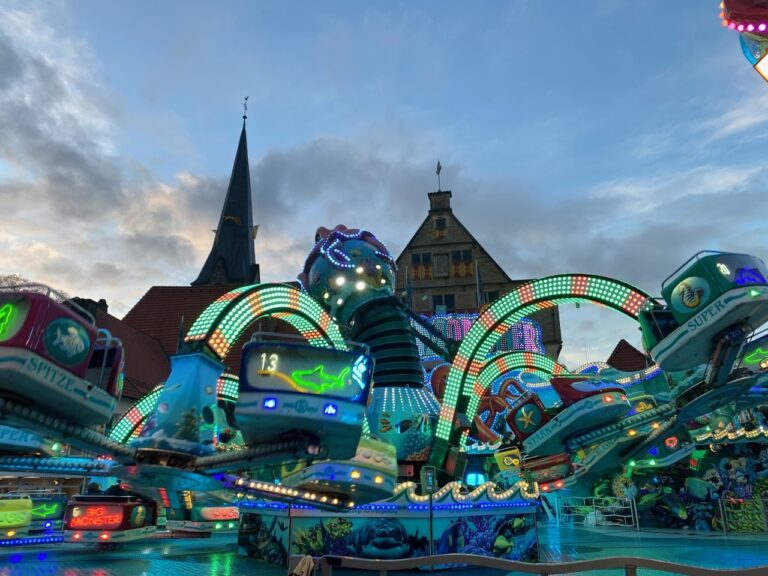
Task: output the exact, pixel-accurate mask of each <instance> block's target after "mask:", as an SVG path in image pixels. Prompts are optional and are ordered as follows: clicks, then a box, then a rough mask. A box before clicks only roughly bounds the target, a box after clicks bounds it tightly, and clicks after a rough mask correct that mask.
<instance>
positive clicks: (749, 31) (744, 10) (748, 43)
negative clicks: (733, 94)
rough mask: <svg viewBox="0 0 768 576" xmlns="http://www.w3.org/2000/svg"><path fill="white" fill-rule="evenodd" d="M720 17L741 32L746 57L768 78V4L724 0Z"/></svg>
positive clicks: (760, 1)
mask: <svg viewBox="0 0 768 576" xmlns="http://www.w3.org/2000/svg"><path fill="white" fill-rule="evenodd" d="M720 19H721V22H722V24H723V26H726V27H727V28H729V29H731V30H734V31H736V32H738V33H739V40H740V41H741V50H742V52H743V53H744V57H745V58H746V59H747V61H748V62H749V63H750V64H751V65H752V66H753V67H754V68H755V71H756V72H757V73H758V74H760V76H762V77H763V78H764V79H765V80H768V58H766V57H765V56H766V54H768V4H766V3H765V2H764V1H763V0H723V2H721V3H720Z"/></svg>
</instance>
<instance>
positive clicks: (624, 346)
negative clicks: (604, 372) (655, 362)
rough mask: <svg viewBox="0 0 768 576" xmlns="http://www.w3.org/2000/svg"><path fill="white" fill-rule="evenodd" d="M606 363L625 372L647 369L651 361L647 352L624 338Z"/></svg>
mask: <svg viewBox="0 0 768 576" xmlns="http://www.w3.org/2000/svg"><path fill="white" fill-rule="evenodd" d="M606 364H608V365H609V366H611V367H613V368H616V369H617V370H622V371H623V372H638V371H640V370H645V369H646V368H647V367H648V366H650V365H651V362H649V360H648V358H646V356H645V354H643V353H642V352H641V351H640V350H638V349H637V348H635V347H634V346H632V344H630V343H629V342H627V341H626V340H624V339H623V338H622V339H621V340H619V343H618V344H616V348H614V349H613V352H611V355H610V357H609V358H608V360H606Z"/></svg>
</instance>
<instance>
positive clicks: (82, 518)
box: [0, 226, 768, 544]
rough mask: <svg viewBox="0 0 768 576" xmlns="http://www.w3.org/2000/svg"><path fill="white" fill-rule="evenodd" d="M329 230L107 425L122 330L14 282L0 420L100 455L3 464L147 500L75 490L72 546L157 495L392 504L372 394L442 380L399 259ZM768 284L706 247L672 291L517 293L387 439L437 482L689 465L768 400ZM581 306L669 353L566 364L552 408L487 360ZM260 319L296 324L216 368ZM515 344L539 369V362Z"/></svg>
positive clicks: (0, 330)
mask: <svg viewBox="0 0 768 576" xmlns="http://www.w3.org/2000/svg"><path fill="white" fill-rule="evenodd" d="M316 240H317V242H316V246H315V248H314V249H313V251H312V253H311V254H310V256H309V258H308V259H307V264H306V265H305V268H304V271H303V273H302V274H301V275H300V280H301V284H302V288H301V289H299V288H295V287H291V286H288V285H275V284H262V285H254V286H244V287H242V288H239V289H237V290H234V291H232V292H230V293H228V294H225V295H224V296H222V297H220V298H219V299H217V300H216V301H215V302H213V303H212V304H211V305H210V306H209V307H208V308H207V309H206V310H205V311H204V312H203V313H202V314H201V316H200V317H199V318H198V319H197V321H196V322H195V323H194V324H193V325H192V328H191V329H190V331H189V333H188V334H187V337H186V347H187V349H186V350H184V351H183V353H181V354H179V355H177V356H175V357H173V358H172V363H171V364H172V368H171V373H170V375H169V376H168V379H167V381H166V382H165V384H164V385H163V386H162V387H159V388H158V389H157V390H156V391H154V392H153V393H152V394H151V395H150V397H147V398H145V399H144V400H142V401H140V402H139V404H138V405H137V407H135V408H134V409H132V410H131V411H129V412H128V413H127V414H126V415H125V416H124V417H123V418H122V419H121V420H120V421H118V422H117V423H116V424H115V425H114V426H113V427H112V429H111V431H110V433H109V434H104V433H103V432H102V428H101V426H103V425H104V424H105V423H106V422H107V421H108V420H109V419H110V417H111V416H112V413H113V411H114V410H115V406H116V404H117V401H118V400H119V398H120V392H121V368H122V363H123V355H122V345H121V343H120V341H119V340H116V339H115V338H112V337H111V336H110V335H109V334H108V333H106V332H105V331H103V330H101V331H100V330H97V329H96V327H95V326H94V322H93V318H92V317H91V316H90V315H89V314H88V313H87V312H85V311H84V310H82V309H80V308H79V307H78V306H77V305H76V304H74V303H73V302H72V301H70V300H67V299H66V298H64V297H63V296H61V295H60V294H57V293H56V292H54V291H52V290H49V289H43V288H41V287H38V286H28V287H20V288H16V289H13V290H7V291H4V292H3V293H2V294H0V395H2V397H1V398H0V415H1V416H2V421H3V422H4V423H5V424H8V425H9V426H12V427H15V428H17V429H19V430H22V431H25V432H27V433H29V434H31V435H36V436H37V437H42V438H53V439H56V440H58V441H59V442H63V443H67V444H70V445H73V446H77V447H79V448H82V449H85V450H89V451H91V452H96V453H99V454H103V455H105V456H107V458H101V459H97V460H89V459H79V460H77V459H74V460H73V459H62V458H57V457H55V456H52V455H43V456H31V455H28V454H25V453H24V452H29V449H25V448H24V446H22V445H19V447H18V449H17V450H18V451H19V452H21V454H16V455H11V454H9V455H6V456H3V457H2V458H0V467H2V468H4V469H11V470H21V471H24V470H30V471H37V472H59V471H64V470H66V471H68V472H71V473H75V474H82V475H84V476H86V475H87V476H99V475H102V476H111V477H117V478H119V479H120V480H121V482H122V485H123V487H124V488H126V489H129V490H130V491H131V492H132V493H133V494H134V496H131V497H127V496H122V497H118V496H115V497H112V499H113V500H114V501H112V500H110V499H109V498H106V497H101V499H99V497H86V498H84V499H79V500H77V501H75V502H72V503H70V505H69V507H68V509H67V512H66V516H65V518H64V523H65V526H66V527H67V529H68V534H69V536H68V538H69V539H75V540H82V541H85V540H88V539H91V540H93V541H95V542H97V543H101V544H105V542H103V541H106V540H109V542H113V541H114V542H117V541H118V538H117V537H116V536H115V535H113V531H115V534H117V533H120V534H124V533H131V534H136V535H137V537H140V536H141V535H143V534H144V532H146V531H147V530H148V529H149V527H150V526H151V525H152V522H151V519H152V518H155V517H156V516H157V509H156V508H157V506H156V505H155V504H153V503H155V502H162V503H165V505H166V507H168V508H171V509H182V510H183V509H185V508H186V509H189V510H192V509H193V508H194V507H195V505H194V504H193V503H192V499H193V498H194V497H197V498H201V499H202V500H205V499H208V500H212V501H218V502H219V504H218V505H219V506H225V507H226V506H230V509H232V506H237V505H238V503H239V502H243V501H244V500H247V499H248V498H249V497H258V498H265V499H270V500H272V499H274V500H282V501H290V502H296V503H305V504H309V505H311V506H314V507H319V508H329V509H348V508H352V507H354V506H355V505H356V503H365V502H372V501H376V500H381V499H385V498H387V497H389V496H391V495H392V494H393V492H394V491H395V486H396V481H397V463H398V458H401V459H402V455H401V454H400V453H399V452H400V450H399V447H398V445H397V444H396V443H390V442H387V438H388V434H389V435H390V436H391V435H392V430H391V429H390V428H391V427H385V426H384V425H383V421H384V420H383V416H382V413H377V412H376V411H375V410H374V411H372V410H367V407H368V406H369V404H370V405H371V406H374V403H372V402H370V399H371V397H372V395H374V393H376V392H377V390H380V389H383V392H384V393H385V394H396V393H397V394H400V396H399V397H401V398H407V397H408V396H407V393H412V397H413V398H417V397H419V395H423V394H432V391H429V390H428V389H426V388H424V384H423V371H422V368H421V364H420V360H419V356H418V354H417V353H415V350H416V336H415V332H414V331H413V330H412V329H410V324H409V315H410V314H409V311H408V310H407V309H405V308H404V307H403V305H402V304H400V303H399V302H398V301H397V300H396V298H395V297H394V291H393V285H392V284H393V279H394V262H393V260H392V257H391V255H390V254H389V252H388V251H387V249H386V247H384V246H383V245H382V244H381V243H380V242H379V241H378V240H377V239H376V238H375V237H374V236H373V235H372V234H370V233H369V232H366V231H364V230H354V229H347V228H345V227H343V226H338V227H336V228H335V229H333V230H328V229H320V230H319V231H318V234H317V237H316ZM766 276H768V269H766V267H765V264H764V263H763V262H762V261H761V260H759V259H757V258H755V257H752V256H747V255H740V254H727V253H719V252H702V253H699V254H697V255H695V256H694V257H693V258H692V259H691V260H689V261H688V262H687V263H686V264H684V265H683V266H682V267H681V268H680V269H679V270H678V271H676V272H675V273H674V274H673V275H671V276H670V277H669V278H668V279H667V280H666V281H665V282H664V284H663V287H662V296H663V303H662V301H660V300H656V299H654V298H651V297H650V296H649V295H647V294H645V293H643V292H640V291H638V290H637V289H635V288H632V287H631V286H629V285H627V284H624V283H622V282H618V281H615V280H611V279H609V278H604V277H597V276H586V275H578V276H554V277H549V278H544V279H540V280H535V281H533V282H531V283H529V284H526V285H523V286H521V287H519V288H518V289H516V290H515V291H513V292H511V293H509V294H507V295H505V296H503V297H502V298H501V299H499V300H498V301H497V302H494V303H492V304H491V305H490V306H489V307H488V308H487V309H486V310H485V311H484V312H483V313H482V314H481V315H480V316H479V318H478V319H477V320H476V321H475V322H474V324H473V325H472V327H471V329H470V330H469V332H468V334H467V336H466V337H465V338H464V340H463V341H462V342H461V343H460V344H459V345H458V346H456V345H454V346H450V347H449V346H444V348H445V350H443V354H444V357H445V358H446V360H448V361H449V362H450V365H449V369H448V370H447V375H446V372H445V370H443V372H442V373H443V376H444V377H445V378H444V381H443V382H441V383H437V382H434V385H433V387H432V388H433V390H434V392H435V394H436V396H435V398H436V401H438V402H439V403H440V406H441V408H440V409H439V414H437V415H436V416H431V417H424V414H421V416H422V418H421V420H418V418H417V416H418V414H413V413H408V411H407V409H406V408H403V409H402V410H401V414H400V415H395V416H396V419H397V418H403V421H407V422H409V423H411V424H408V425H407V426H406V425H403V424H401V425H400V429H399V430H397V431H396V432H400V433H403V434H405V433H407V431H410V432H415V433H418V434H422V435H424V434H426V435H428V436H429V437H430V438H431V447H430V448H431V449H429V450H427V451H426V452H425V453H424V454H423V455H422V456H423V458H422V463H423V464H427V462H429V463H430V464H431V465H433V466H435V467H436V469H437V470H438V471H439V472H440V479H441V481H442V482H443V483H445V482H447V481H452V480H461V479H462V476H463V471H464V470H463V464H464V462H465V456H463V454H464V451H465V449H466V448H467V447H468V446H470V447H471V446H474V447H475V448H476V447H477V446H485V447H486V448H485V449H486V450H487V451H489V452H492V453H495V454H496V458H497V460H498V461H499V462H500V464H503V465H500V472H499V474H498V475H497V478H496V479H497V481H499V482H500V483H501V484H502V485H506V486H510V485H513V486H514V485H516V483H519V485H520V486H523V485H526V484H528V483H531V482H536V483H539V485H540V488H541V489H542V490H544V491H549V490H554V489H557V488H559V487H562V486H563V485H564V484H567V483H569V482H572V481H573V480H574V479H576V478H578V477H580V476H581V475H583V474H585V473H587V472H589V471H593V472H594V471H599V470H601V469H606V468H608V467H620V466H625V467H636V468H638V467H648V466H656V465H661V464H668V463H671V462H674V461H676V460H679V459H680V458H683V457H685V456H686V455H688V454H690V452H691V451H692V450H693V449H694V447H695V440H694V437H695V434H696V432H697V428H700V422H702V421H704V420H706V421H711V420H712V419H713V418H714V417H715V416H716V415H717V414H718V412H721V411H723V410H725V409H730V410H731V411H730V412H729V413H730V414H733V413H734V412H735V411H738V410H744V409H747V408H749V407H752V406H754V405H756V404H758V403H760V402H762V401H763V400H765V399H766V395H765V394H766V392H768V390H766V388H765V385H766V383H767V382H768V370H766V368H768V364H766V360H765V359H764V358H762V357H761V359H760V361H759V362H753V361H752V360H753V359H754V358H757V355H759V354H760V353H763V355H764V356H768V354H766V353H764V352H763V348H768V346H766V345H765V344H764V343H763V341H762V340H761V339H758V340H754V339H751V335H752V334H753V332H754V329H756V328H757V327H759V326H760V325H762V324H763V323H765V322H766V321H768V281H766ZM580 301H584V302H595V303H600V304H604V305H607V306H610V307H612V308H614V309H616V310H618V311H620V312H622V313H624V314H626V315H628V316H630V317H632V318H635V319H636V320H637V321H638V323H639V325H640V328H641V329H642V332H643V343H644V346H645V347H646V349H647V351H648V353H649V356H650V358H652V359H653V361H654V362H655V363H656V364H655V365H653V366H649V368H648V369H646V370H645V371H643V372H641V373H637V374H631V375H626V376H624V377H621V378H615V377H613V378H609V377H607V376H604V375H601V374H594V373H592V374H578V373H577V374H569V373H564V372H563V370H564V368H563V369H561V370H559V371H558V373H559V375H558V376H554V377H552V378H551V379H549V384H548V386H549V387H551V390H552V391H553V392H554V393H555V394H556V395H557V396H558V397H559V398H560V400H561V401H560V403H558V404H556V405H554V406H551V407H546V406H545V405H544V403H543V402H542V400H541V398H540V397H539V395H538V394H537V393H536V392H535V388H532V387H529V386H527V385H526V384H525V381H523V380H521V379H519V378H518V379H510V378H508V377H507V373H508V372H509V371H510V369H514V368H517V369H518V370H519V369H520V368H522V367H523V365H522V364H520V363H519V362H518V363H516V362H515V361H511V360H510V354H509V353H506V354H502V355H499V354H497V355H489V353H488V352H489V351H490V350H491V348H492V346H493V344H494V342H495V340H497V339H498V338H499V336H500V335H501V334H503V333H504V331H505V330H506V328H507V327H508V326H509V325H510V324H511V323H514V322H516V321H517V320H518V319H519V318H522V317H524V316H525V315H526V314H529V313H530V312H531V311H533V310H535V309H539V308H542V307H546V306H552V305H556V304H558V303H564V302H580ZM266 315H271V316H273V317H277V318H280V319H282V320H284V321H286V322H288V323H289V324H291V325H292V326H293V327H294V328H295V329H296V331H298V333H299V334H301V337H298V336H297V337H293V338H292V337H289V336H286V335H284V334H283V335H270V334H262V333H256V334H254V336H253V338H252V339H251V341H250V343H248V344H247V345H246V346H245V348H244V350H243V355H242V363H241V366H240V372H239V377H238V376H236V375H232V374H225V367H224V365H223V364H222V362H221V360H222V358H223V357H224V356H225V355H226V353H227V351H228V350H229V348H230V346H231V343H233V342H235V341H236V340H237V339H238V337H239V336H240V335H241V334H242V333H243V332H244V331H245V330H246V329H247V327H248V325H250V324H251V323H252V322H253V321H254V320H255V319H257V318H259V317H263V316H266ZM451 353H452V357H451ZM500 356H504V358H503V359H500ZM523 356H525V358H524V359H523V363H528V364H536V363H537V362H538V363H539V368H542V367H544V366H545V364H546V362H545V360H548V359H547V358H546V357H545V356H542V355H538V354H534V353H525V354H524V355H523ZM502 360H503V361H502ZM128 361H130V360H128ZM549 362H550V363H552V361H551V360H549ZM549 372H550V374H551V373H552V372H553V370H550V371H549ZM608 372H609V371H606V373H608ZM493 382H496V383H497V384H496V388H497V390H498V393H497V394H493V393H492V391H493V389H494V385H493ZM499 382H501V384H500V385H499V384H498V383H499ZM659 382H662V383H663V384H664V385H663V386H659V385H658V384H659ZM650 383H655V387H653V386H650V385H649V384H650ZM542 385H547V384H546V383H542ZM404 394H405V395H404ZM142 403H143V406H142ZM491 407H493V410H492V412H493V414H494V417H493V418H492V419H490V420H489V419H488V418H487V413H488V412H489V409H490V408H491ZM410 410H411V411H412V412H413V411H416V412H418V407H416V408H414V407H413V406H411V408H410ZM483 413H485V415H484V414H483ZM390 416H392V415H390ZM406 417H407V418H410V420H406ZM413 422H418V425H414V424H413ZM478 443H479V444H478ZM5 450H6V452H10V451H11V450H10V447H9V446H8V445H6V446H5ZM136 495H140V496H141V499H139V500H137V498H136V497H135V496H136ZM105 498H106V500H109V501H106V500H105ZM0 504H3V502H2V501H0ZM18 504H19V506H20V507H23V504H25V502H22V501H21V500H19V502H18ZM200 506H203V507H204V506H205V505H203V504H199V505H198V508H199V507H200ZM187 516H189V518H186V520H187V521H189V522H194V521H200V520H201V517H198V516H200V515H199V514H198V515H197V516H195V518H194V519H193V518H192V516H193V514H191V513H189V514H187ZM139 517H140V518H139ZM25 518H26V516H25V517H24V518H21V516H19V520H20V522H21V524H24V520H25ZM148 518H149V519H150V521H148V520H147V519H148ZM27 525H28V523H27ZM13 530H15V528H14V529H12V530H11V531H9V532H8V534H10V533H11V532H12V531H13ZM14 533H15V532H14ZM129 536H130V534H129ZM110 539H111V540H110Z"/></svg>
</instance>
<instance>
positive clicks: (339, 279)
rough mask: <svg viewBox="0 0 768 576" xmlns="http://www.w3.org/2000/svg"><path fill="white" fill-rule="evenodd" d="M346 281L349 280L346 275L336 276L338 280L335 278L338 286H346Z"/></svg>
mask: <svg viewBox="0 0 768 576" xmlns="http://www.w3.org/2000/svg"><path fill="white" fill-rule="evenodd" d="M346 281H347V279H346V278H344V276H336V280H335V282H336V286H344V283H345V282H346Z"/></svg>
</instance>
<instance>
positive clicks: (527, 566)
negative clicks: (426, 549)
mask: <svg viewBox="0 0 768 576" xmlns="http://www.w3.org/2000/svg"><path fill="white" fill-rule="evenodd" d="M300 559H301V556H292V557H291V563H290V564H291V565H290V568H289V573H290V570H292V569H293V568H295V566H296V565H297V564H298V561H299V560H300ZM457 564H458V565H466V566H467V567H477V568H491V569H495V570H500V571H504V572H505V573H509V572H520V573H523V574H537V575H539V576H554V575H556V574H570V573H589V572H591V571H592V570H606V569H609V570H610V569H616V570H623V571H624V576H638V571H637V570H638V568H643V569H646V568H647V569H651V570H659V571H661V572H666V573H668V574H682V575H683V576H765V575H766V574H768V566H758V567H756V568H739V569H736V570H721V569H717V568H698V567H696V566H688V565H686V564H676V563H673V562H663V561H661V560H651V559H650V558H633V557H630V556H616V557H612V558H600V559H598V560H579V561H577V562H556V563H555V562H546V563H541V564H538V563H537V564H533V563H528V562H517V561H515V560H502V559H500V558H492V557H490V556H475V555H472V554H440V555H437V556H422V557H420V558H408V559H404V560H365V559H362V558H351V557H349V556H322V557H320V558H316V559H315V571H316V572H317V570H318V569H319V571H320V574H321V575H322V576H333V569H334V568H339V569H346V570H350V569H351V570H367V571H371V572H377V573H378V574H379V576H386V575H387V574H388V573H389V572H398V571H401V570H417V569H419V568H424V567H428V566H438V565H454V566H455V565H457ZM449 574H450V572H449Z"/></svg>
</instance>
